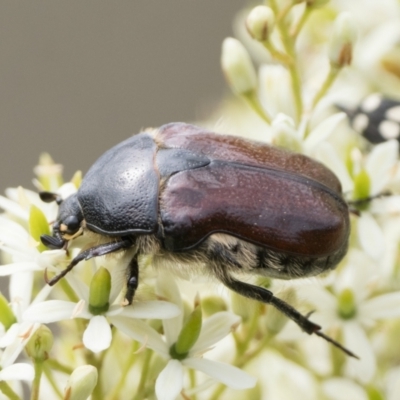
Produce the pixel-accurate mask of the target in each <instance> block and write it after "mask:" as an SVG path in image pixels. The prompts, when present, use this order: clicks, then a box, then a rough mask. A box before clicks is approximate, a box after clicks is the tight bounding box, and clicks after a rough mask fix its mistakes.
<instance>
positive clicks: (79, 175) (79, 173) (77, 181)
mask: <svg viewBox="0 0 400 400" xmlns="http://www.w3.org/2000/svg"><path fill="white" fill-rule="evenodd" d="M71 182H72V183H73V184H74V186H75V187H76V188H77V189H79V187H80V186H81V183H82V171H76V172H75V173H74V176H73V177H72V179H71Z"/></svg>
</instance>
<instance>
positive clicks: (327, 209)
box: [42, 123, 354, 356]
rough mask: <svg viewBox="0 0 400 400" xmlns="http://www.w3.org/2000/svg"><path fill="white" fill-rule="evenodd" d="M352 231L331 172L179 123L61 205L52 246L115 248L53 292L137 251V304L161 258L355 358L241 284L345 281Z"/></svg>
mask: <svg viewBox="0 0 400 400" xmlns="http://www.w3.org/2000/svg"><path fill="white" fill-rule="evenodd" d="M43 197H44V198H45V199H50V200H51V199H53V200H56V199H57V197H56V196H54V195H53V196H51V195H50V194H46V195H42V198H43ZM349 227H350V224H349V209H348V206H347V203H346V202H345V201H344V199H343V197H342V193H341V185H340V183H339V181H338V179H337V178H336V176H335V175H334V174H333V173H332V172H331V171H329V170H328V169H327V168H325V167H324V166H323V165H322V164H320V163H318V162H316V161H314V160H312V159H310V158H308V157H306V156H303V155H301V154H294V153H290V152H287V151H284V150H282V149H278V148H275V147H272V146H268V145H266V144H261V143H256V142H251V141H247V140H244V139H240V138H237V137H233V136H224V135H217V134H214V133H212V132H209V131H206V130H203V129H201V128H198V127H195V126H193V125H188V124H183V123H173V124H168V125H165V126H162V127H160V128H159V129H155V130H152V131H147V132H142V133H139V134H137V135H135V136H133V137H131V138H129V139H127V140H125V141H124V142H122V143H120V144H118V145H116V146H115V147H113V148H112V149H110V150H108V151H107V152H106V153H104V154H103V155H102V156H101V157H100V158H99V159H98V160H97V161H96V162H95V163H94V164H93V166H92V167H91V168H90V170H89V171H88V173H87V174H86V176H85V177H84V179H83V181H82V185H81V187H80V188H79V190H78V192H77V193H76V194H75V195H72V196H71V197H69V198H67V199H66V200H64V201H63V202H61V203H60V208H59V215H58V218H57V221H56V222H55V223H54V225H53V236H46V235H45V236H42V242H43V243H44V244H45V245H47V246H49V247H53V248H61V247H64V248H66V247H67V245H68V242H69V241H70V240H73V239H75V238H76V237H77V236H79V235H81V234H83V235H84V234H85V232H87V231H90V232H91V233H92V234H98V235H101V236H102V237H108V238H110V239H109V242H107V243H104V244H100V245H98V246H95V247H92V248H89V249H87V250H84V251H82V252H81V253H79V254H78V256H76V257H75V258H74V259H73V260H72V262H71V263H70V265H69V266H68V267H67V268H66V269H65V270H64V271H62V272H61V273H60V274H59V275H57V276H55V277H54V278H52V279H51V280H47V282H48V283H49V284H50V285H53V284H55V283H56V282H57V281H58V280H59V279H61V278H62V277H63V276H65V274H66V273H68V272H69V271H70V270H71V269H72V268H73V267H74V266H75V265H76V264H77V263H79V262H80V261H82V260H85V259H89V258H92V257H97V256H101V255H105V254H109V253H113V252H116V251H121V250H126V249H128V248H132V247H134V248H135V251H136V252H135V255H134V256H133V258H132V260H131V262H130V264H129V267H128V273H127V275H128V276H127V289H126V299H127V302H128V303H131V302H132V299H133V297H134V294H135V291H136V289H137V286H138V282H139V268H138V263H137V259H138V256H139V255H141V254H150V255H152V260H153V264H155V265H156V266H160V267H162V266H164V265H165V264H168V265H170V266H172V265H183V264H187V265H188V268H192V267H198V268H203V269H204V268H206V269H207V270H208V272H209V273H211V274H213V275H214V276H215V277H216V278H217V279H219V280H220V281H221V282H222V283H223V284H225V285H226V286H227V287H229V288H230V289H232V290H234V291H236V292H237V293H239V294H241V295H243V296H246V297H249V298H252V299H255V300H258V301H262V302H264V303H268V304H272V305H273V306H275V307H276V308H278V309H279V310H280V311H282V312H283V313H284V314H285V315H287V316H288V317H289V318H291V319H292V320H294V321H295V322H296V323H297V324H298V325H299V326H300V327H301V328H302V329H303V330H304V331H306V332H307V333H309V334H312V333H315V334H316V335H319V336H321V337H324V338H325V339H326V340H328V341H330V342H332V343H333V344H334V345H335V346H337V347H339V348H341V349H342V350H343V351H345V352H346V353H347V354H349V355H351V356H354V354H352V353H351V352H350V351H348V350H347V349H344V348H343V347H342V346H341V345H340V344H339V343H337V342H334V341H333V340H331V339H330V338H329V337H327V336H325V335H324V334H323V333H322V332H321V330H320V329H321V327H320V326H318V325H316V324H314V323H313V322H311V321H310V320H309V319H308V317H307V316H303V315H301V314H300V313H299V312H298V311H297V310H295V309H294V308H293V307H291V306H290V305H289V304H287V303H285V302H283V301H282V300H280V299H278V298H277V297H275V296H274V295H273V294H272V293H271V292H270V291H268V290H266V289H264V288H261V287H258V286H254V285H250V284H248V283H245V282H242V281H240V280H238V279H236V278H235V277H234V276H233V274H235V273H249V274H257V275H265V276H270V277H274V278H281V279H292V278H299V277H305V276H313V275H317V274H319V273H321V272H325V271H328V270H330V269H333V268H335V267H336V265H337V264H338V263H339V261H340V260H341V259H342V258H343V257H344V255H345V253H346V251H347V245H348V238H349ZM103 242H104V240H103ZM198 268H196V269H198Z"/></svg>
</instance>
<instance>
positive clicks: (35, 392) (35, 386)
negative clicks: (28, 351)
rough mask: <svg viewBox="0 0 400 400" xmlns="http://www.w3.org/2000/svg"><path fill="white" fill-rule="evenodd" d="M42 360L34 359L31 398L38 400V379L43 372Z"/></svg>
mask: <svg viewBox="0 0 400 400" xmlns="http://www.w3.org/2000/svg"><path fill="white" fill-rule="evenodd" d="M43 362H44V361H43V360H37V359H36V360H35V359H34V368H35V378H34V379H33V383H32V390H31V400H39V391H40V380H41V377H42V373H43Z"/></svg>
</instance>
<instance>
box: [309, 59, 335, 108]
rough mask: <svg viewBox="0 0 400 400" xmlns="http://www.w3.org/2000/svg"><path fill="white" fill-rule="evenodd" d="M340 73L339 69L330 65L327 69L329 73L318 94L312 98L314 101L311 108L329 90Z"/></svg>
mask: <svg viewBox="0 0 400 400" xmlns="http://www.w3.org/2000/svg"><path fill="white" fill-rule="evenodd" d="M339 72H340V68H336V67H333V66H332V65H331V67H330V69H329V73H328V75H327V77H326V78H325V81H324V83H323V84H322V86H321V88H320V89H319V91H318V93H317V94H316V95H315V97H314V101H313V103H312V106H313V108H315V106H316V105H317V104H318V102H319V101H320V100H321V99H322V97H323V96H324V95H325V94H326V92H327V91H328V90H329V88H330V87H331V86H332V84H333V82H334V81H335V79H336V78H337V76H338V74H339Z"/></svg>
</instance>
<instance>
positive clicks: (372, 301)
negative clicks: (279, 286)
mask: <svg viewBox="0 0 400 400" xmlns="http://www.w3.org/2000/svg"><path fill="white" fill-rule="evenodd" d="M348 257H349V258H348V263H347V265H346V266H344V267H343V268H342V269H341V271H340V272H338V273H336V274H332V276H331V277H329V278H328V281H331V283H332V284H331V286H330V288H329V289H330V290H328V289H325V288H323V287H320V286H316V285H310V284H306V285H302V286H299V288H298V292H299V293H303V297H304V298H305V299H307V301H308V302H310V303H311V304H313V305H314V306H315V308H316V310H317V312H316V313H315V319H316V320H317V322H318V323H319V324H321V325H322V326H323V327H324V329H326V330H329V328H332V329H340V330H341V331H342V334H343V342H344V343H343V344H344V346H345V347H346V348H348V349H350V350H351V351H352V352H353V353H355V354H356V355H358V356H359V357H360V360H356V359H353V358H351V357H348V358H346V365H345V372H346V374H347V375H348V376H351V377H354V378H357V379H359V380H360V381H361V382H365V383H366V382H369V380H370V379H372V377H373V375H374V373H375V370H376V359H375V357H376V356H375V354H374V352H373V349H372V346H371V342H370V339H369V338H368V335H367V329H370V328H372V327H373V326H374V325H375V322H376V321H378V320H384V319H388V318H398V317H400V292H392V293H385V294H379V295H375V294H374V290H373V289H374V287H375V284H374V282H375V281H376V279H377V270H376V266H375V265H374V264H372V263H371V261H370V260H369V259H368V258H367V257H366V256H365V255H364V254H363V253H361V252H360V251H356V250H352V251H351V253H350V254H349V256H348Z"/></svg>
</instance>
